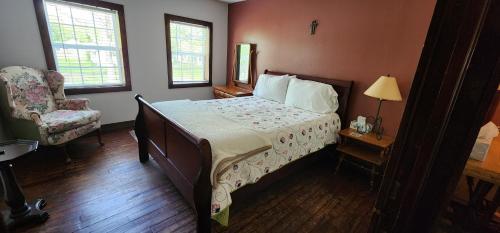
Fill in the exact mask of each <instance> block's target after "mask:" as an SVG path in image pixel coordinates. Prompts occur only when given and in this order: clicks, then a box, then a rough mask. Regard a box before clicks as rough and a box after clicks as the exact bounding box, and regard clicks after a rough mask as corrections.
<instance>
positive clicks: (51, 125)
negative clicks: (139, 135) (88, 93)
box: [0, 66, 102, 158]
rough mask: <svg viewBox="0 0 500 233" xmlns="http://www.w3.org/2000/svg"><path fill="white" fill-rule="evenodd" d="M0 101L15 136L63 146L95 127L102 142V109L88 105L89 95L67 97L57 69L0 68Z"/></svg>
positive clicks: (49, 144)
mask: <svg viewBox="0 0 500 233" xmlns="http://www.w3.org/2000/svg"><path fill="white" fill-rule="evenodd" d="M0 101H1V102H0V106H1V107H2V112H3V113H4V116H5V118H6V119H7V123H8V125H9V127H10V129H11V131H12V132H13V133H14V136H15V137H16V138H22V139H32V140H38V141H39V142H40V144H41V145H45V146H58V145H62V146H64V145H65V143H66V142H68V141H71V140H73V139H75V138H78V137H80V136H82V135H85V134H88V133H90V132H93V131H96V132H97V135H98V139H99V143H100V144H101V145H102V142H101V136H100V127H101V121H100V118H101V113H100V112H99V111H96V110H92V109H90V108H89V106H88V105H89V100H88V99H66V96H65V95H64V77H63V76H62V75H61V74H60V73H59V72H57V71H48V72H45V73H44V72H42V71H40V70H36V69H33V68H29V67H25V66H10V67H6V68H3V69H1V70H0ZM68 158H69V157H68Z"/></svg>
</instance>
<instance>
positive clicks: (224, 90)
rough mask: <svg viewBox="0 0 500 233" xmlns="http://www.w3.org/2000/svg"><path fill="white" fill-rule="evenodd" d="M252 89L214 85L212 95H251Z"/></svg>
mask: <svg viewBox="0 0 500 233" xmlns="http://www.w3.org/2000/svg"><path fill="white" fill-rule="evenodd" d="M251 95H252V90H247V89H243V88H239V87H235V86H214V97H215V98H216V99H223V98H234V97H242V96H251Z"/></svg>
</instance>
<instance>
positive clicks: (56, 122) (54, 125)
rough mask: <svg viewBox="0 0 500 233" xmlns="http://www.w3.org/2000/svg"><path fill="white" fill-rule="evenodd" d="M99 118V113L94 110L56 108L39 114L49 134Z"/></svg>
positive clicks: (73, 127)
mask: <svg viewBox="0 0 500 233" xmlns="http://www.w3.org/2000/svg"><path fill="white" fill-rule="evenodd" d="M100 118H101V113H100V112H99V111H95V110H86V111H72V110H57V111H53V112H50V113H46V114H43V115H41V120H42V122H43V123H44V124H46V125H47V131H48V133H49V134H52V133H60V132H64V131H68V130H71V129H75V128H78V127H80V126H84V125H87V124H89V123H92V122H94V121H97V120H99V119H100Z"/></svg>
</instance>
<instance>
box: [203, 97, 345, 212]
mask: <svg viewBox="0 0 500 233" xmlns="http://www.w3.org/2000/svg"><path fill="white" fill-rule="evenodd" d="M194 104H196V105H199V106H209V107H210V108H212V109H214V111H215V112H217V113H218V114H220V115H223V116H224V117H225V118H228V119H231V120H233V121H234V122H237V123H238V124H239V125H242V126H246V127H248V128H250V129H253V130H255V131H257V132H259V133H260V134H261V135H262V136H265V137H267V138H268V139H269V140H270V141H271V143H272V148H271V149H268V150H266V151H263V152H260V153H257V154H256V155H253V156H250V157H248V158H247V159H244V160H241V161H239V162H236V163H234V164H232V165H231V166H228V167H225V168H223V169H222V170H221V172H220V173H218V174H216V176H217V181H216V182H217V186H214V187H213V191H212V215H216V214H218V213H220V212H221V211H222V210H224V209H226V208H228V207H229V206H230V205H231V203H232V199H231V192H233V191H235V190H237V189H239V188H241V187H243V186H245V185H247V184H252V183H255V182H257V181H259V179H260V178H262V177H263V176H265V175H266V174H269V173H271V172H273V171H275V170H278V169H279V168H281V167H283V166H285V165H286V164H288V163H290V162H293V161H295V160H297V159H300V158H302V157H304V156H307V155H309V154H311V153H313V152H315V151H318V150H320V149H322V148H323V147H325V146H326V145H328V144H332V143H335V142H337V139H338V132H339V130H340V128H341V127H340V126H341V125H340V118H339V116H338V115H337V114H336V113H331V114H318V113H314V112H309V111H306V110H302V109H298V108H295V107H288V106H285V105H284V104H280V103H278V102H274V101H270V100H266V99H262V98H259V97H253V96H252V97H240V98H231V99H217V100H203V101H194Z"/></svg>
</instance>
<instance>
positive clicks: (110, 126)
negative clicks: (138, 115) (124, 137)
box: [101, 120, 135, 133]
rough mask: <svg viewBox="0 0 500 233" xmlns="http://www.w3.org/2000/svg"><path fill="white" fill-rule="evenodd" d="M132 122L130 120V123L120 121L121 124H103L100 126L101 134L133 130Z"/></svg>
mask: <svg viewBox="0 0 500 233" xmlns="http://www.w3.org/2000/svg"><path fill="white" fill-rule="evenodd" d="M134 122H135V121H133V120H132V121H122V122H115V123H110V124H104V125H102V126H101V130H102V132H103V133H107V132H112V131H117V130H121V129H132V128H134Z"/></svg>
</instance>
